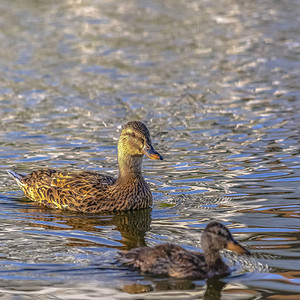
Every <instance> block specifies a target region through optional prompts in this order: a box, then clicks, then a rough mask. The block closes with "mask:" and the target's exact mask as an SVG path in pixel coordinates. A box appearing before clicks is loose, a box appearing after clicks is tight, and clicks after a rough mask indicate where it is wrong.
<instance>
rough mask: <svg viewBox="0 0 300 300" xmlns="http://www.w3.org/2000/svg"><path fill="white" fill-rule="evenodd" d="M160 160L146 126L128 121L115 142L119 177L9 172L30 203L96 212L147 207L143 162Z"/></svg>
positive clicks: (148, 195) (47, 171) (149, 200)
mask: <svg viewBox="0 0 300 300" xmlns="http://www.w3.org/2000/svg"><path fill="white" fill-rule="evenodd" d="M144 154H146V155H147V156H148V157H149V158H151V159H162V157H161V155H160V154H159V153H158V152H156V151H155V149H154V148H153V146H152V144H151V139H150V133H149V131H148V129H147V127H146V126H145V125H144V124H143V123H142V122H139V121H133V122H128V123H127V124H126V125H125V126H124V127H123V129H122V132H121V136H120V139H119V142H118V163H119V177H118V178H113V177H111V176H108V175H103V174H98V173H96V172H90V171H82V172H68V171H56V170H53V169H43V170H38V171H33V172H32V173H31V174H28V175H25V176H24V175H21V174H18V173H16V172H12V171H8V173H9V175H10V176H11V177H13V178H14V179H15V180H16V182H17V183H18V185H19V187H20V188H21V189H22V190H23V192H24V194H25V195H26V196H27V197H28V198H30V199H31V200H33V201H36V202H38V203H40V204H43V205H46V206H48V207H51V208H59V209H67V210H71V211H78V212H86V213H97V212H101V211H126V210H132V209H141V208H147V207H149V206H151V204H152V193H151V191H150V188H149V186H148V184H147V182H146V181H145V179H144V178H143V175H142V170H141V167H142V159H143V156H144Z"/></svg>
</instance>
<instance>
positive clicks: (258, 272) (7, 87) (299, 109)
mask: <svg viewBox="0 0 300 300" xmlns="http://www.w3.org/2000/svg"><path fill="white" fill-rule="evenodd" d="M0 14H1V18H0V41H1V48H0V114H1V115H0V126H1V131H0V136H1V139H0V140H1V144H0V167H1V172H0V176H1V195H0V238H1V244H0V279H1V280H0V296H1V297H2V298H6V299H89V298H93V299H95V298H101V299H127V298H138V299H143V298H146V299H162V298H163V297H164V298H165V299H168V298H176V299H189V298H204V299H218V298H220V297H221V296H222V299H296V298H297V295H298V297H299V294H300V235H299V230H300V219H299V216H300V202H299V200H300V190H299V183H300V156H299V152H300V151H299V144H300V134H299V119H300V92H299V82H300V78H299V77H300V76H299V74H300V71H299V70H300V38H299V34H300V29H299V28H300V17H299V16H300V9H299V5H298V1H296V0H294V1H293V0H282V1H275V0H273V1H272V0H270V1H234V0H222V1H216V0H209V1H206V0H204V1H195V0H189V1H172V0H166V1H162V0H157V1H126V2H121V1H97V0H86V1H79V0H69V1H60V0H53V1H42V0H14V1H11V0H2V1H0ZM128 120H143V121H144V122H146V123H147V125H148V126H149V128H150V131H151V133H152V137H153V142H154V145H155V147H156V148H157V150H159V152H160V153H161V154H162V155H163V156H164V157H165V160H164V161H162V162H157V161H150V160H149V159H147V158H145V160H144V174H145V177H146V178H147V180H148V182H149V183H150V184H151V188H152V191H153V194H154V198H155V201H154V206H153V209H152V210H146V211H140V212H133V213H127V214H117V215H82V214H75V213H68V212H61V211H56V210H49V209H46V208H42V207H39V206H37V205H35V204H34V203H32V202H29V201H26V199H22V193H21V192H20V191H19V190H18V188H17V186H16V184H14V182H13V181H12V180H11V179H10V178H9V177H8V176H7V174H6V172H5V170H6V169H13V170H18V171H20V172H24V173H26V172H28V171H31V170H33V169H37V168H42V167H52V168H61V169H69V170H82V169H88V170H96V171H101V172H106V173H109V174H113V175H117V161H116V154H117V152H116V144H117V139H118V136H119V132H120V126H121V124H123V123H125V122H127V121H128ZM212 219H216V220H219V221H221V222H222V223H224V224H226V225H228V227H229V228H230V229H231V230H232V232H233V234H234V235H235V237H236V238H237V239H238V240H239V241H240V242H242V243H243V244H244V245H246V246H247V247H248V248H249V249H250V250H251V252H252V253H253V255H252V257H249V258H248V257H247V258H245V257H241V258H238V257H236V256H234V255H232V254H229V253H224V257H225V259H226V261H227V262H228V264H230V265H231V266H232V268H233V273H232V275H231V276H229V277H227V278H224V279H212V280H209V281H208V282H206V281H190V280H176V279H169V278H158V277H155V276H151V275H143V274H140V273H138V272H136V271H133V270H130V269H128V268H126V267H124V266H120V265H119V264H118V263H117V262H116V257H117V252H118V251H119V250H124V249H130V248H132V247H136V246H139V245H156V244H158V243H162V242H166V241H169V242H176V243H178V244H180V245H183V246H185V247H187V248H188V249H196V248H197V247H200V236H201V233H202V230H203V228H204V227H205V225H206V224H207V223H208V222H209V221H210V220H212ZM138 292H144V293H143V294H137V295H134V294H132V293H138Z"/></svg>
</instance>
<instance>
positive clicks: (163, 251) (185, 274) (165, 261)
mask: <svg viewBox="0 0 300 300" xmlns="http://www.w3.org/2000/svg"><path fill="white" fill-rule="evenodd" d="M201 244H202V248H203V254H202V253H199V252H194V251H189V250H186V249H184V248H182V247H181V246H178V245H175V244H170V243H165V244H160V245H156V246H154V247H140V248H134V249H131V250H129V251H128V252H122V253H119V261H120V262H121V263H123V264H125V265H128V266H131V267H133V268H137V269H140V270H141V271H142V272H148V273H152V274H155V275H165V276H170V277H175V278H195V279H205V278H210V277H213V276H226V275H229V274H230V268H229V267H228V266H227V265H226V264H225V262H224V261H223V260H222V257H221V255H220V250H222V249H224V248H226V249H228V250H231V251H234V252H236V253H237V254H239V255H241V254H246V255H249V254H250V252H249V251H248V250H247V249H246V248H244V247H243V246H242V245H240V244H239V243H238V242H237V241H236V240H235V239H234V238H233V236H232V235H231V233H230V231H229V230H228V229H227V228H226V227H225V226H224V225H223V224H221V223H219V222H217V221H212V222H210V223H209V224H208V225H207V226H206V227H205V229H204V232H203V234H202V236H201Z"/></svg>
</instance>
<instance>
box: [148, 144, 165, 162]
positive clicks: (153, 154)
mask: <svg viewBox="0 0 300 300" xmlns="http://www.w3.org/2000/svg"><path fill="white" fill-rule="evenodd" d="M148 147H149V149H145V154H146V155H147V156H148V157H149V158H151V159H160V160H163V157H162V156H161V155H160V154H159V153H158V152H157V151H156V150H155V149H154V148H153V147H152V146H151V145H149V146H148Z"/></svg>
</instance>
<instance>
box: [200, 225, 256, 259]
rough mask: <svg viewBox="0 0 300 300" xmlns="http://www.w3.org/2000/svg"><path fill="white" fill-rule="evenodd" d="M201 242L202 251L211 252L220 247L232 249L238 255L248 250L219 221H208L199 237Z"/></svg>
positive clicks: (246, 252) (216, 250) (247, 252)
mask: <svg viewBox="0 0 300 300" xmlns="http://www.w3.org/2000/svg"><path fill="white" fill-rule="evenodd" d="M201 243H202V248H203V251H204V253H207V254H211V253H215V252H218V251H219V250H222V249H224V248H225V249H228V250H231V251H234V252H235V253H237V254H238V255H241V254H247V255H249V254H250V252H249V251H248V250H247V249H245V248H244V247H243V246H242V245H240V244H239V243H238V242H237V241H236V240H235V239H234V238H233V236H232V235H231V233H230V231H229V230H228V229H227V228H226V227H225V226H224V225H222V224H221V223H219V222H216V221H213V222H210V223H209V224H208V225H207V226H206V228H205V230H204V232H203V234H202V237H201Z"/></svg>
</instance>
